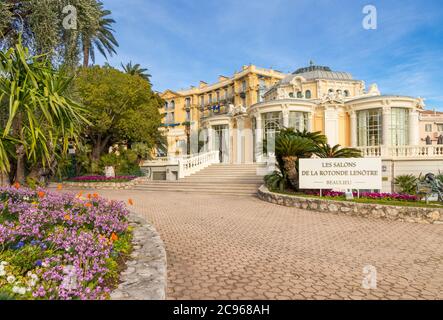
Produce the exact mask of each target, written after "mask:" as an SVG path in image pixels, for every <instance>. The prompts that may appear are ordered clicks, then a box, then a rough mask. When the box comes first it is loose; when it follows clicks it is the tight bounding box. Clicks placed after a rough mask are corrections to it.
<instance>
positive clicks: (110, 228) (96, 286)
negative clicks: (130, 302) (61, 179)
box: [0, 186, 132, 300]
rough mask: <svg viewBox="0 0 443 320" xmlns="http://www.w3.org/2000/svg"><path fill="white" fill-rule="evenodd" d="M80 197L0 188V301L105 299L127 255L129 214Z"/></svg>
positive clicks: (118, 206)
mask: <svg viewBox="0 0 443 320" xmlns="http://www.w3.org/2000/svg"><path fill="white" fill-rule="evenodd" d="M79 198H80V195H77V196H76V195H73V194H61V193H51V192H47V191H46V190H43V189H40V190H37V191H33V190H30V189H24V188H19V187H18V186H15V187H9V188H0V300H1V299H62V300H67V299H84V300H95V299H107V298H109V294H110V292H111V290H112V289H113V288H115V287H116V286H117V285H118V278H119V273H120V271H121V270H122V268H123V265H124V260H125V258H126V257H127V256H128V255H129V253H130V251H131V237H132V235H131V230H130V228H128V220H127V217H128V214H129V212H128V210H127V209H126V208H125V205H124V204H123V203H121V202H116V201H107V200H104V199H101V198H99V197H98V195H96V194H94V195H90V196H88V200H81V199H79Z"/></svg>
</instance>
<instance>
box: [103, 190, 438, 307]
mask: <svg viewBox="0 0 443 320" xmlns="http://www.w3.org/2000/svg"><path fill="white" fill-rule="evenodd" d="M100 194H101V195H103V196H107V197H110V198H113V199H119V200H126V201H127V199H128V198H131V199H133V200H134V204H135V205H134V207H133V209H134V210H135V211H136V212H138V213H140V214H142V215H144V216H145V217H146V218H147V219H148V220H149V221H150V222H151V223H152V224H153V225H154V226H155V227H156V228H157V230H158V231H159V232H160V234H161V236H162V238H163V240H164V242H165V244H166V250H167V254H168V277H169V280H168V292H167V295H168V299H380V298H381V299H437V298H439V299H442V298H443V226H442V225H421V224H412V223H401V222H387V221H383V220H368V219H364V218H357V217H348V216H337V215H333V214H327V213H315V212H311V211H304V210H299V209H294V208H286V207H281V206H277V205H273V204H270V203H266V202H262V201H260V200H259V199H257V198H255V197H230V196H214V195H210V196H209V195H198V194H185V193H167V192H152V193H150V192H143V191H102V192H101V193H100ZM366 265H373V266H375V267H376V269H377V280H378V283H377V284H378V286H377V289H375V290H367V289H363V288H362V281H363V267H364V266H366Z"/></svg>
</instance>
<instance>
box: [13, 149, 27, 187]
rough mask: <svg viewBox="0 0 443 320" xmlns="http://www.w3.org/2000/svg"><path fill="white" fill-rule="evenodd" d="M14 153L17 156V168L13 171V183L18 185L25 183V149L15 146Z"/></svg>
mask: <svg viewBox="0 0 443 320" xmlns="http://www.w3.org/2000/svg"><path fill="white" fill-rule="evenodd" d="M15 153H16V155H17V168H16V171H15V182H18V183H20V184H24V183H25V147H24V146H23V145H21V144H20V145H17V146H16V147H15Z"/></svg>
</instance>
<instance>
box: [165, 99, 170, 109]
mask: <svg viewBox="0 0 443 320" xmlns="http://www.w3.org/2000/svg"><path fill="white" fill-rule="evenodd" d="M168 106H169V105H168V101H166V102H165V110H168Z"/></svg>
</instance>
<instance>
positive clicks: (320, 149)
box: [314, 143, 362, 158]
mask: <svg viewBox="0 0 443 320" xmlns="http://www.w3.org/2000/svg"><path fill="white" fill-rule="evenodd" d="M314 153H315V155H316V156H318V157H319V158H361V157H362V155H361V151H360V150H358V149H354V148H342V147H341V146H340V145H339V144H338V145H336V146H333V147H331V146H330V145H329V144H327V143H322V144H319V145H318V146H317V147H316V149H315V152H314Z"/></svg>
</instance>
